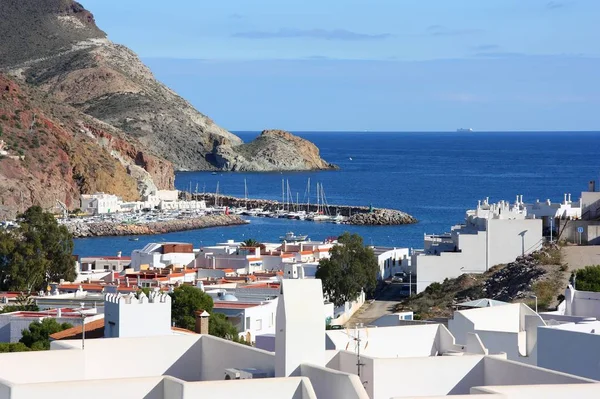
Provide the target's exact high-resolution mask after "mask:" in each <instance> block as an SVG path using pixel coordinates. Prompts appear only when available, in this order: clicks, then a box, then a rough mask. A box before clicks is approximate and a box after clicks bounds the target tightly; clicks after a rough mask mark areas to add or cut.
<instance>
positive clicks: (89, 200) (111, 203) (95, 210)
mask: <svg viewBox="0 0 600 399" xmlns="http://www.w3.org/2000/svg"><path fill="white" fill-rule="evenodd" d="M81 210H82V211H84V212H87V213H89V214H92V215H104V214H108V213H115V212H120V211H121V199H120V198H119V197H117V196H116V195H112V194H105V193H96V194H82V195H81Z"/></svg>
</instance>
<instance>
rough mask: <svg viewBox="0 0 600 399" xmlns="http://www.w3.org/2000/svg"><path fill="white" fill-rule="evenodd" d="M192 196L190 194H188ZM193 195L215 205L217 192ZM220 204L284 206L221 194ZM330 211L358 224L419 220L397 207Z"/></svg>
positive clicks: (312, 209)
mask: <svg viewBox="0 0 600 399" xmlns="http://www.w3.org/2000/svg"><path fill="white" fill-rule="evenodd" d="M187 195H188V196H189V197H191V195H190V194H187ZM193 197H194V198H195V199H197V200H204V201H206V205H207V206H213V205H215V197H216V196H215V194H213V193H203V194H194V195H193ZM216 200H217V202H218V205H219V206H228V207H230V208H238V207H248V208H249V209H252V208H261V209H264V210H266V211H271V212H274V211H276V210H278V209H281V208H282V203H281V202H279V201H272V200H265V199H248V200H246V199H244V198H238V197H232V196H228V195H219V196H218V198H216ZM298 207H299V209H303V210H306V209H308V210H309V211H310V212H316V211H317V204H310V206H308V205H307V204H299V206H298ZM328 208H329V212H330V213H331V214H332V215H337V214H339V215H342V216H347V217H349V220H348V224H356V225H371V226H386V225H399V224H413V223H417V222H418V220H417V219H416V218H414V217H413V216H411V215H409V214H407V213H405V212H402V211H398V210H395V209H385V208H373V209H372V208H370V207H367V206H349V205H329V206H328Z"/></svg>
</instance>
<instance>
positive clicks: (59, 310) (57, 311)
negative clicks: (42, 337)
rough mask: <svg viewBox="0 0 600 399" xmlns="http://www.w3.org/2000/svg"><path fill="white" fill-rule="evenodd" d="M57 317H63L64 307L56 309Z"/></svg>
mask: <svg viewBox="0 0 600 399" xmlns="http://www.w3.org/2000/svg"><path fill="white" fill-rule="evenodd" d="M56 317H62V308H58V309H56Z"/></svg>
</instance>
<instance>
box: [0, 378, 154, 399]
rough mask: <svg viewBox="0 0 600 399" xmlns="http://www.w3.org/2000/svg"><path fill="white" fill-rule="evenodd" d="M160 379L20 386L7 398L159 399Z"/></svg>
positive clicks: (1, 398) (15, 387) (127, 379)
mask: <svg viewBox="0 0 600 399" xmlns="http://www.w3.org/2000/svg"><path fill="white" fill-rule="evenodd" d="M162 379H163V378H162V377H160V376H159V377H148V378H135V379H130V378H122V379H113V380H108V381H107V380H96V381H68V382H59V383H45V384H24V385H17V386H14V387H13V388H12V395H11V397H10V399H31V398H48V397H51V398H64V399H70V398H86V399H105V398H110V397H115V392H118V395H117V396H118V397H122V398H125V397H131V398H142V397H143V398H144V399H163V398H165V396H164V394H163V382H162ZM0 399H4V398H3V397H2V396H1V394H0Z"/></svg>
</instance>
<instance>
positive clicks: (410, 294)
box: [408, 269, 412, 298]
mask: <svg viewBox="0 0 600 399" xmlns="http://www.w3.org/2000/svg"><path fill="white" fill-rule="evenodd" d="M408 296H409V298H410V297H411V296H412V269H411V270H409V271H408Z"/></svg>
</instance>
